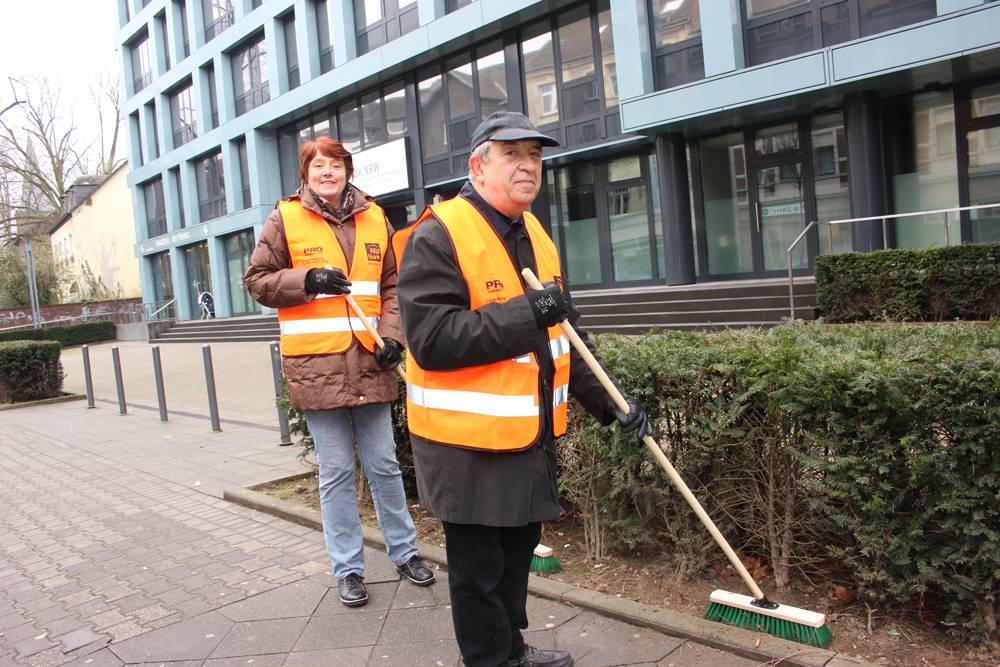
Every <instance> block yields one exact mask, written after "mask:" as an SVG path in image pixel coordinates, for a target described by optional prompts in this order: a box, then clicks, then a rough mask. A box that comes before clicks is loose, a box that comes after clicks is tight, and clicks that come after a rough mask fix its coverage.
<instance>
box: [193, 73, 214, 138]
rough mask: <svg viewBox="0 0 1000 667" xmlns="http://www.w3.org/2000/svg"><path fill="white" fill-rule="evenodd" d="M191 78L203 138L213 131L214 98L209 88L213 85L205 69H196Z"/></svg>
mask: <svg viewBox="0 0 1000 667" xmlns="http://www.w3.org/2000/svg"><path fill="white" fill-rule="evenodd" d="M191 78H192V82H191V84H192V87H193V88H192V91H191V95H192V98H193V101H194V108H195V113H196V114H197V119H198V136H201V135H203V134H207V133H208V132H210V131H211V130H212V97H211V93H210V91H209V87H210V86H212V85H213V83H212V81H211V79H210V78H209V76H208V70H207V69H205V68H204V67H199V68H198V69H196V70H195V71H194V74H193V76H192V77H191ZM216 94H218V93H216Z"/></svg>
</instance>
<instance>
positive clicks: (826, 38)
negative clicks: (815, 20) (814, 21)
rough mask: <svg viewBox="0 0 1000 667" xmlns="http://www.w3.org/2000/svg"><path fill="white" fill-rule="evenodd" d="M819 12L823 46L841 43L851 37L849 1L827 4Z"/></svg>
mask: <svg viewBox="0 0 1000 667" xmlns="http://www.w3.org/2000/svg"><path fill="white" fill-rule="evenodd" d="M819 12H820V13H819V16H820V30H821V34H822V35H823V46H830V45H832V44H840V43H841V42H846V41H848V40H850V39H851V8H850V6H849V5H848V3H847V2H838V3H837V4H835V5H827V6H826V7H823V8H822V9H820V10H819Z"/></svg>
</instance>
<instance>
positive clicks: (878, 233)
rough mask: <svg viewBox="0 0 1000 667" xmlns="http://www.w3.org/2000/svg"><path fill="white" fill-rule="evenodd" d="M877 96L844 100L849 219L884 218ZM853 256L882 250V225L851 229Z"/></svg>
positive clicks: (864, 93)
mask: <svg viewBox="0 0 1000 667" xmlns="http://www.w3.org/2000/svg"><path fill="white" fill-rule="evenodd" d="M880 107H881V104H880V102H879V97H878V93H876V92H874V91H870V90H869V91H862V92H859V93H849V94H847V95H845V96H844V124H845V132H846V134H847V157H848V185H849V187H850V202H851V217H852V218H865V217H868V216H872V215H885V214H887V213H888V212H889V210H888V208H887V204H886V194H887V193H886V188H885V163H884V161H883V158H882V119H881V109H880ZM851 239H852V242H853V244H854V250H855V251H856V252H870V251H872V250H877V249H879V248H882V247H883V243H882V223H881V221H872V222H859V223H855V224H852V225H851Z"/></svg>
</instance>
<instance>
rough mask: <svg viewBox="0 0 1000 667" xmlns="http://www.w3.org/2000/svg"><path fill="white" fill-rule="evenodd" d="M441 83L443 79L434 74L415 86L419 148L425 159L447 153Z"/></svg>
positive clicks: (442, 87) (442, 86)
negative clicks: (417, 104) (419, 121)
mask: <svg viewBox="0 0 1000 667" xmlns="http://www.w3.org/2000/svg"><path fill="white" fill-rule="evenodd" d="M442 81H443V77H442V76H441V75H440V74H435V75H434V76H432V77H430V78H427V79H424V80H423V81H421V82H420V84H419V85H418V86H417V94H418V96H419V97H420V120H421V125H420V147H421V148H422V149H423V153H424V157H425V158H427V157H434V156H436V155H444V154H445V153H447V152H448V138H447V134H446V132H445V117H444V85H443V83H442Z"/></svg>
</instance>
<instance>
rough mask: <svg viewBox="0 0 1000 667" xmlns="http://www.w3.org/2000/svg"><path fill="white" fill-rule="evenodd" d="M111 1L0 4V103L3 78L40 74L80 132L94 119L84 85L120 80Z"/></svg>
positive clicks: (4, 97)
mask: <svg viewBox="0 0 1000 667" xmlns="http://www.w3.org/2000/svg"><path fill="white" fill-rule="evenodd" d="M117 32H118V19H117V16H116V13H115V0H0V85H2V89H0V101H3V102H4V105H3V106H6V102H9V101H10V100H11V91H10V84H9V83H8V82H7V77H15V78H20V77H26V76H32V75H34V76H43V77H47V78H49V79H51V80H52V81H54V82H56V83H58V84H59V86H60V88H61V90H62V101H63V104H64V105H66V104H72V111H73V117H74V120H75V122H76V124H77V126H78V127H79V128H80V129H81V130H83V129H85V128H86V127H88V126H90V124H91V123H93V126H95V127H96V120H95V119H91V118H90V117H89V115H90V114H91V113H92V110H91V108H90V105H88V104H87V101H88V100H89V93H88V87H89V86H90V85H91V84H93V83H94V82H95V81H96V80H97V78H98V77H99V76H101V75H112V76H114V77H115V78H120V77H121V67H120V66H119V64H118V53H117V49H116V44H115V35H116V34H117Z"/></svg>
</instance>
